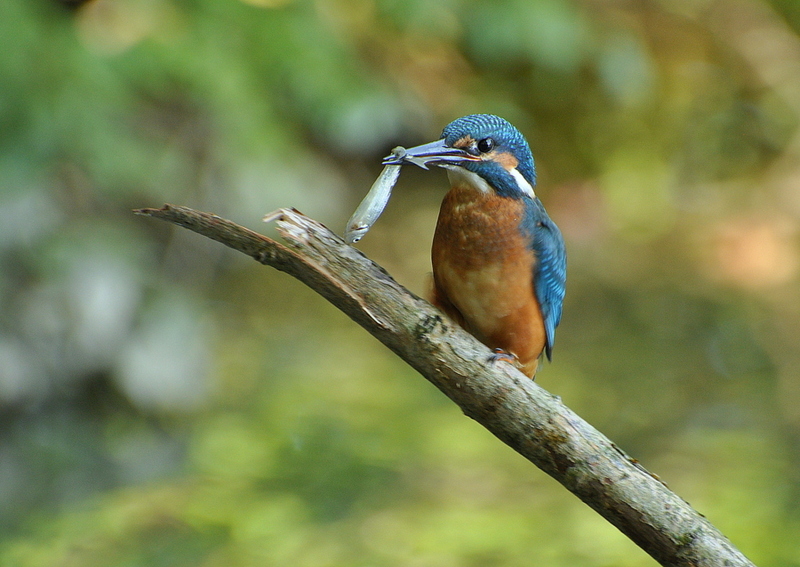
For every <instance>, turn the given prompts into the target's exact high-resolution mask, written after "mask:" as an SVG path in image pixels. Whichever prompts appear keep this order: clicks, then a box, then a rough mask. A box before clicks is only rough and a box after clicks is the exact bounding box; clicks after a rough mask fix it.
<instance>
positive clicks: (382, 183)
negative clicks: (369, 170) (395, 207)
mask: <svg viewBox="0 0 800 567" xmlns="http://www.w3.org/2000/svg"><path fill="white" fill-rule="evenodd" d="M405 153H406V149H405V148H403V147H402V146H397V147H396V148H395V149H393V150H392V156H393V157H394V158H396V159H397V160H398V161H402V160H403V158H404V156H405ZM400 167H401V166H400V165H395V164H391V165H387V166H385V167H384V168H383V171H381V174H380V175H379V176H378V178H377V179H376V180H375V183H373V184H372V187H371V188H370V190H369V193H367V196H366V197H364V199H363V200H362V201H361V204H359V205H358V208H357V209H356V212H354V213H353V216H352V217H350V220H349V221H347V228H345V231H344V240H345V242H347V243H348V244H353V243H355V242H358V241H359V240H361V238H362V237H363V236H364V235H365V234H366V233H367V231H369V229H370V228H372V225H373V224H375V221H377V220H378V217H380V216H381V213H383V209H385V208H386V203H388V202H389V197H391V196H392V188H393V187H394V184H395V183H397V178H398V177H399V176H400Z"/></svg>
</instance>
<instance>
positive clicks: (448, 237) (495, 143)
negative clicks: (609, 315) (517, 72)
mask: <svg viewBox="0 0 800 567" xmlns="http://www.w3.org/2000/svg"><path fill="white" fill-rule="evenodd" d="M383 163H384V164H385V165H401V164H404V163H413V164H416V165H418V166H420V167H422V168H423V169H428V167H427V166H428V165H435V166H438V167H441V168H444V169H446V170H447V176H448V178H449V180H450V190H449V191H448V192H447V194H446V195H445V197H444V200H443V201H442V205H441V209H440V210H439V219H438V221H437V223H436V232H435V233H434V236H433V247H432V250H431V263H432V266H433V290H432V302H433V304H434V305H436V306H437V307H438V308H439V309H440V310H442V311H443V312H444V313H446V314H447V315H448V316H449V317H450V318H452V319H453V320H454V321H456V322H457V323H458V324H459V325H461V326H462V327H463V328H464V329H466V330H467V331H468V332H469V333H471V334H472V335H474V336H475V337H476V338H477V339H478V340H479V341H481V342H482V343H483V344H485V345H486V346H488V347H489V348H491V349H493V351H494V354H493V355H492V359H493V360H506V361H509V362H512V363H514V364H515V365H516V366H517V367H519V368H520V369H521V370H522V371H523V372H524V373H525V374H526V375H528V376H529V377H530V378H534V376H535V374H536V371H537V369H538V367H539V362H540V360H541V359H542V356H543V355H544V356H546V357H547V359H548V360H551V358H552V352H553V344H554V342H555V335H556V327H558V324H559V322H560V321H561V308H562V304H563V301H564V294H565V291H566V277H567V254H566V248H565V246H564V239H563V237H562V236H561V231H560V230H559V229H558V227H557V226H556V224H555V223H554V222H553V221H552V220H551V219H550V217H549V216H548V214H547V211H545V208H544V205H542V202H541V201H540V200H539V198H538V197H537V196H536V193H535V192H534V187H535V186H536V168H535V166H534V161H533V155H532V154H531V150H530V147H529V146H528V142H527V140H526V139H525V137H524V136H523V135H522V134H521V133H520V132H519V130H517V129H516V128H515V127H514V126H512V125H511V123H509V122H508V121H507V120H504V119H503V118H500V117H499V116H494V115H492V114H471V115H469V116H463V117H461V118H459V119H457V120H454V121H453V122H451V123H450V124H448V125H447V126H446V127H445V128H444V130H443V131H442V135H441V137H440V138H439V139H438V140H436V141H435V142H431V143H429V144H424V145H421V146H417V147H414V148H410V149H407V150H405V152H399V153H393V154H392V155H390V156H387V157H386V158H385V159H384V161H383Z"/></svg>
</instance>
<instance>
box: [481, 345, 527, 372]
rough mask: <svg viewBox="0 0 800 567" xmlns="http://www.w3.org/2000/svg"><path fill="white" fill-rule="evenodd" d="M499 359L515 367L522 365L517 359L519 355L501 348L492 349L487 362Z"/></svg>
mask: <svg viewBox="0 0 800 567" xmlns="http://www.w3.org/2000/svg"><path fill="white" fill-rule="evenodd" d="M501 360H502V361H503V362H508V363H509V364H512V365H513V366H514V367H515V368H522V366H523V365H522V363H521V362H520V361H519V357H518V356H517V355H516V354H514V353H513V352H508V351H506V350H503V349H501V348H495V349H492V354H491V355H489V362H499V361H501Z"/></svg>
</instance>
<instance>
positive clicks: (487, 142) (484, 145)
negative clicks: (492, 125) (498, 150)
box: [478, 138, 494, 154]
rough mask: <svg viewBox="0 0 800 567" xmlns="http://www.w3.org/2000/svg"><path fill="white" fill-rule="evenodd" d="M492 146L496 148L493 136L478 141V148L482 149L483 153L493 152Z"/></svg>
mask: <svg viewBox="0 0 800 567" xmlns="http://www.w3.org/2000/svg"><path fill="white" fill-rule="evenodd" d="M492 148H494V140H492V139H491V138H484V139H483V140H480V141H479V142H478V150H480V152H481V153H484V154H485V153H487V152H491V151H492Z"/></svg>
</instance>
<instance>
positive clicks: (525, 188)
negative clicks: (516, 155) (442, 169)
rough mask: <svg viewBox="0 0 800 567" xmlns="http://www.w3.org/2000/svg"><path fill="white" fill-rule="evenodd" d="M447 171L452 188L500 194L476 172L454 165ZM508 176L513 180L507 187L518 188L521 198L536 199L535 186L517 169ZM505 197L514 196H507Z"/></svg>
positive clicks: (447, 167)
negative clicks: (523, 196) (525, 196)
mask: <svg viewBox="0 0 800 567" xmlns="http://www.w3.org/2000/svg"><path fill="white" fill-rule="evenodd" d="M446 169H447V177H448V179H449V180H450V186H451V187H463V188H469V189H473V190H475V191H478V192H479V193H484V194H487V195H494V194H497V193H498V191H496V190H495V189H494V188H492V186H491V185H490V184H489V183H488V182H487V181H486V180H485V179H484V178H483V177H481V176H480V175H478V174H477V173H475V172H472V171H469V170H468V169H464V168H463V167H460V166H454V165H450V166H446ZM508 175H509V176H510V178H511V179H509V183H508V184H507V185H508V186H510V187H516V189H517V190H518V191H519V196H520V197H521V196H522V195H527V196H529V197H531V198H533V197H536V194H535V193H534V191H533V186H532V185H531V184H530V183H528V181H527V180H526V179H525V177H524V176H523V175H522V174H521V173H520V172H519V171H518V170H517V169H516V168H515V169H512V170H511V171H509V172H508ZM512 180H513V181H512ZM514 193H517V191H514ZM505 196H514V195H513V194H511V195H508V194H507V195H505Z"/></svg>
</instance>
